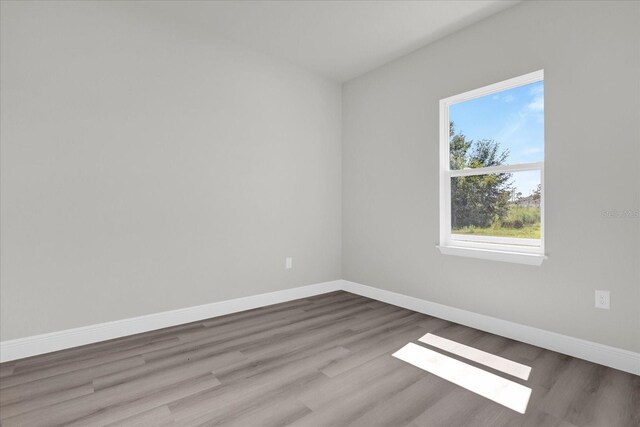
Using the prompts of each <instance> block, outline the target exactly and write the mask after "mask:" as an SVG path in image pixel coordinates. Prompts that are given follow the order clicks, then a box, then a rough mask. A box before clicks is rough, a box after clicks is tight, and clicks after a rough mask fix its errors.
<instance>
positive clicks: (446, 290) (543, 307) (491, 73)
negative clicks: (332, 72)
mask: <svg viewBox="0 0 640 427" xmlns="http://www.w3.org/2000/svg"><path fill="white" fill-rule="evenodd" d="M639 22H640V3H638V2H626V3H615V4H614V3H612V2H585V3H577V2H527V3H523V4H520V5H518V6H515V7H514V8H512V9H508V10H507V11H505V12H503V13H501V14H498V15H495V16H493V17H491V18H489V19H487V20H485V21H482V22H480V23H478V24H475V25H473V26H471V27H468V28H466V29H464V30H462V31H460V32H458V33H456V34H453V35H451V36H449V37H446V38H444V39H441V40H440V41H438V42H436V43H434V44H432V45H429V46H427V47H425V48H423V49H421V50H419V51H416V52H414V53H412V54H410V55H408V56H406V57H403V58H401V59H400V60H397V61H394V62H392V63H390V64H387V65H386V66H384V67H381V68H379V69H377V70H374V71H372V72H370V73H368V74H366V75H364V76H362V77H360V78H357V79H355V80H353V81H351V82H349V83H347V84H346V85H345V86H344V87H343V165H342V170H343V199H342V201H343V276H344V278H345V279H347V280H352V281H355V282H359V283H363V284H366V285H372V286H376V287H380V288H384V289H388V290H391V291H395V292H400V293H403V294H407V295H411V296H415V297H418V298H423V299H427V300H430V301H434V302H438V303H442V304H446V305H449V306H453V307H459V308H462V309H466V310H470V311H473V312H477V313H482V314H486V315H490V316H494V317H497V318H500V319H506V320H510V321H513V322H518V323H521V324H525V325H530V326H534V327H538V328H542V329H546V330H550V331H555V332H559V333H562V334H567V335H570V336H574V337H579V338H583V339H587V340H592V341H595V342H599V343H603V344H608V345H612V346H617V347H621V348H625V349H629V350H633V351H640V332H639V331H640V308H639V307H640V218H637V217H636V218H627V219H622V218H617V219H613V218H605V217H603V216H602V212H603V211H609V210H619V211H622V210H625V209H635V210H638V209H640V167H639V165H638V162H639V159H640V25H638V23H639ZM538 69H544V70H545V110H546V138H545V139H546V167H545V179H546V181H545V182H546V190H547V192H546V197H547V198H546V205H547V209H546V239H547V240H546V244H547V253H548V255H549V259H548V260H547V261H545V262H544V263H543V264H542V266H541V267H531V266H523V265H516V264H508V263H499V262H493V261H483V260H475V259H470V258H461V257H453V256H444V255H441V254H440V253H439V252H438V251H437V249H436V247H435V245H436V244H437V243H438V227H439V224H438V216H439V212H438V101H439V100H440V99H442V98H445V97H448V96H451V95H455V94H458V93H461V92H465V91H467V90H471V89H475V88H478V87H481V86H484V85H487V84H490V83H495V82H498V81H501V80H504V79H507V78H510V77H515V76H518V75H521V74H525V73H527V72H530V71H535V70H538ZM595 289H609V290H611V310H610V311H604V310H598V309H595V308H594V290H595Z"/></svg>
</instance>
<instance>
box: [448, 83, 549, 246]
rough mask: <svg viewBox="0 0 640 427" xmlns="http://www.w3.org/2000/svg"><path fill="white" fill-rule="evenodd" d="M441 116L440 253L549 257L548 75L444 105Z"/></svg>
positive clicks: (499, 85) (462, 96)
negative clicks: (446, 249)
mask: <svg viewBox="0 0 640 427" xmlns="http://www.w3.org/2000/svg"><path fill="white" fill-rule="evenodd" d="M440 115H441V117H440V127H441V129H440V135H441V136H440V139H441V141H440V150H441V153H440V158H441V185H440V187H441V188H440V192H441V194H440V204H441V206H440V223H441V224H440V225H441V232H440V246H455V247H467V248H470V249H492V250H497V251H505V252H515V253H527V254H541V255H542V254H543V253H544V80H543V72H542V71H538V72H535V73H531V74H528V75H525V76H521V77H517V78H515V79H510V80H507V81H505V82H501V83H497V84H495V85H491V86H487V87H485V88H481V89H477V90H474V91H471V92H467V93H464V94H460V95H456V96H453V97H450V98H447V99H444V100H442V101H441V102H440ZM456 120H457V121H458V123H460V126H461V127H460V128H459V129H456V126H457V123H456ZM463 127H465V128H466V129H468V130H469V132H468V133H465V132H466V130H465V129H463ZM470 136H472V137H470Z"/></svg>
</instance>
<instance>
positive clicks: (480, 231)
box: [453, 224, 540, 239]
mask: <svg viewBox="0 0 640 427" xmlns="http://www.w3.org/2000/svg"><path fill="white" fill-rule="evenodd" d="M453 232H454V233H455V234H467V235H468V234H472V235H476V236H492V237H515V238H519V239H539V238H540V224H537V225H529V226H525V227H522V228H502V227H498V228H493V227H488V228H478V227H474V226H470V227H464V228H460V229H458V230H453Z"/></svg>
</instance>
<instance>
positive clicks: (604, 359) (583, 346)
mask: <svg viewBox="0 0 640 427" xmlns="http://www.w3.org/2000/svg"><path fill="white" fill-rule="evenodd" d="M342 282H343V283H342V289H343V290H345V291H347V292H351V293H354V294H358V295H362V296H364V297H367V298H372V299H375V300H378V301H382V302H386V303H388V304H393V305H396V306H398V307H403V308H406V309H409V310H413V311H417V312H419V313H424V314H428V315H430V316H434V317H439V318H440V319H444V320H449V321H451V322H455V323H459V324H461V325H465V326H469V327H472V328H475V329H480V330H483V331H486V332H490V333H492V334H496V335H500V336H503V337H507V338H511V339H514V340H517V341H522V342H525V343H527V344H532V345H535V346H538V347H542V348H546V349H548V350H553V351H557V352H558V353H562V354H567V355H569V356H573V357H577V358H579V359H584V360H588V361H590V362H594V363H599V364H601V365H605V366H609V367H611V368H615V369H619V370H621V371H625V372H630V373H632V374H635V375H640V353H635V352H632V351H628V350H623V349H620V348H616V347H611V346H608V345H604V344H598V343H595V342H591V341H586V340H582V339H579V338H574V337H570V336H567V335H562V334H558V333H555V332H550V331H545V330H542V329H537V328H533V327H531V326H525V325H521V324H518V323H513V322H509V321H507V320H501V319H496V318H495V317H490V316H485V315H483V314H477V313H473V312H470V311H466V310H461V309H459V308H454V307H449V306H446V305H442V304H437V303H434V302H430V301H426V300H423V299H419V298H414V297H410V296H407V295H403V294H399V293H396V292H390V291H385V290H383V289H378V288H374V287H371V286H366V285H361V284H359V283H354V282H349V281H347V280H343V281H342Z"/></svg>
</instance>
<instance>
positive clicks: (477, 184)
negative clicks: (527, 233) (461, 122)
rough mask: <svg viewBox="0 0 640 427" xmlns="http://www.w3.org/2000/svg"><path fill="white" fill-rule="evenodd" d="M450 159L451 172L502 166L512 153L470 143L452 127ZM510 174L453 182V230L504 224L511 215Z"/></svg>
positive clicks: (489, 144)
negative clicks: (509, 214)
mask: <svg viewBox="0 0 640 427" xmlns="http://www.w3.org/2000/svg"><path fill="white" fill-rule="evenodd" d="M449 136H450V143H449V158H450V166H451V169H466V168H480V167H488V166H498V165H501V164H502V163H503V162H504V161H505V160H506V159H507V157H509V150H503V151H500V144H499V143H497V142H495V141H493V140H486V139H485V140H480V141H475V142H474V141H467V139H466V137H465V136H464V135H462V134H456V133H455V126H454V124H453V122H451V123H450V124H449ZM510 180H511V174H509V173H500V174H489V175H476V176H467V177H456V178H453V179H452V180H451V226H452V228H454V229H460V228H463V227H468V226H474V227H481V228H486V227H489V226H491V224H493V223H494V222H495V221H496V220H502V219H503V218H505V217H506V216H507V214H508V212H509V197H510V194H511V188H512V186H511V182H510Z"/></svg>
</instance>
